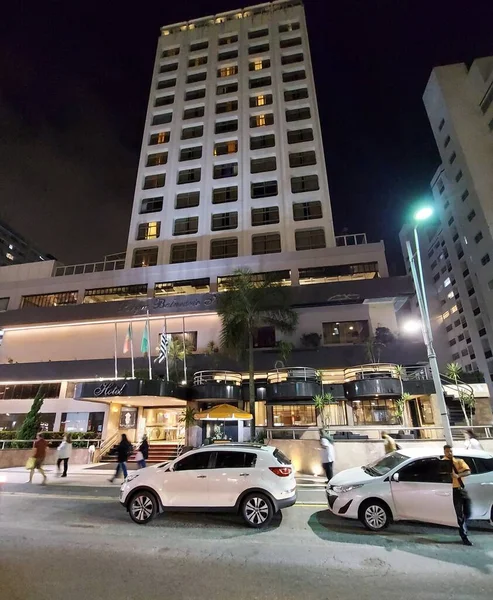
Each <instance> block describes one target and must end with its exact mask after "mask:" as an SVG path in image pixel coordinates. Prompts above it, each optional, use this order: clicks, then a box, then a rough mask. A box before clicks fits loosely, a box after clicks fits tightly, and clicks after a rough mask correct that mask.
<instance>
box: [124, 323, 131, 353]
mask: <svg viewBox="0 0 493 600" xmlns="http://www.w3.org/2000/svg"><path fill="white" fill-rule="evenodd" d="M131 342H132V323H129V324H128V329H127V335H126V336H125V341H124V342H123V354H127V353H128V352H130V344H131Z"/></svg>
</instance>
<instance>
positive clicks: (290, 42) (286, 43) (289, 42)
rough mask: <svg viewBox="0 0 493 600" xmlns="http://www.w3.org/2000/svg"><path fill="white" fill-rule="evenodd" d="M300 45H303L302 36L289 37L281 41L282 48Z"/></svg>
mask: <svg viewBox="0 0 493 600" xmlns="http://www.w3.org/2000/svg"><path fill="white" fill-rule="evenodd" d="M300 45H301V38H300V37H294V38H287V39H285V40H281V41H280V42H279V46H280V47H281V48H293V47H294V46H300Z"/></svg>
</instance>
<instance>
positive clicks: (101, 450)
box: [92, 431, 119, 463]
mask: <svg viewBox="0 0 493 600" xmlns="http://www.w3.org/2000/svg"><path fill="white" fill-rule="evenodd" d="M118 435H119V432H118V431H116V432H115V433H114V434H113V435H112V436H111V437H109V438H108V439H106V440H101V443H100V445H99V447H96V452H95V453H94V456H93V457H92V462H94V463H97V462H99V461H100V460H101V457H102V456H104V455H105V454H106V453H107V452H108V451H109V450H111V448H113V446H114V445H115V442H116V440H117V439H118Z"/></svg>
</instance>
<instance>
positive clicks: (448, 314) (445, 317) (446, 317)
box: [442, 310, 450, 321]
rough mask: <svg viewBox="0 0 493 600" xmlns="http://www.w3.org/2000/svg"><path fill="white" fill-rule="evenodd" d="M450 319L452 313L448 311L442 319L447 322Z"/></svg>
mask: <svg viewBox="0 0 493 600" xmlns="http://www.w3.org/2000/svg"><path fill="white" fill-rule="evenodd" d="M449 317H450V313H449V311H448V310H446V311H445V312H444V313H443V315H442V319H443V320H444V321H445V319H448V318H449Z"/></svg>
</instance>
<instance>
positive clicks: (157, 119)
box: [151, 113, 173, 125]
mask: <svg viewBox="0 0 493 600" xmlns="http://www.w3.org/2000/svg"><path fill="white" fill-rule="evenodd" d="M172 118H173V113H163V114H161V115H154V116H153V117H152V123H151V125H165V124H166V123H171V119H172Z"/></svg>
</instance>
